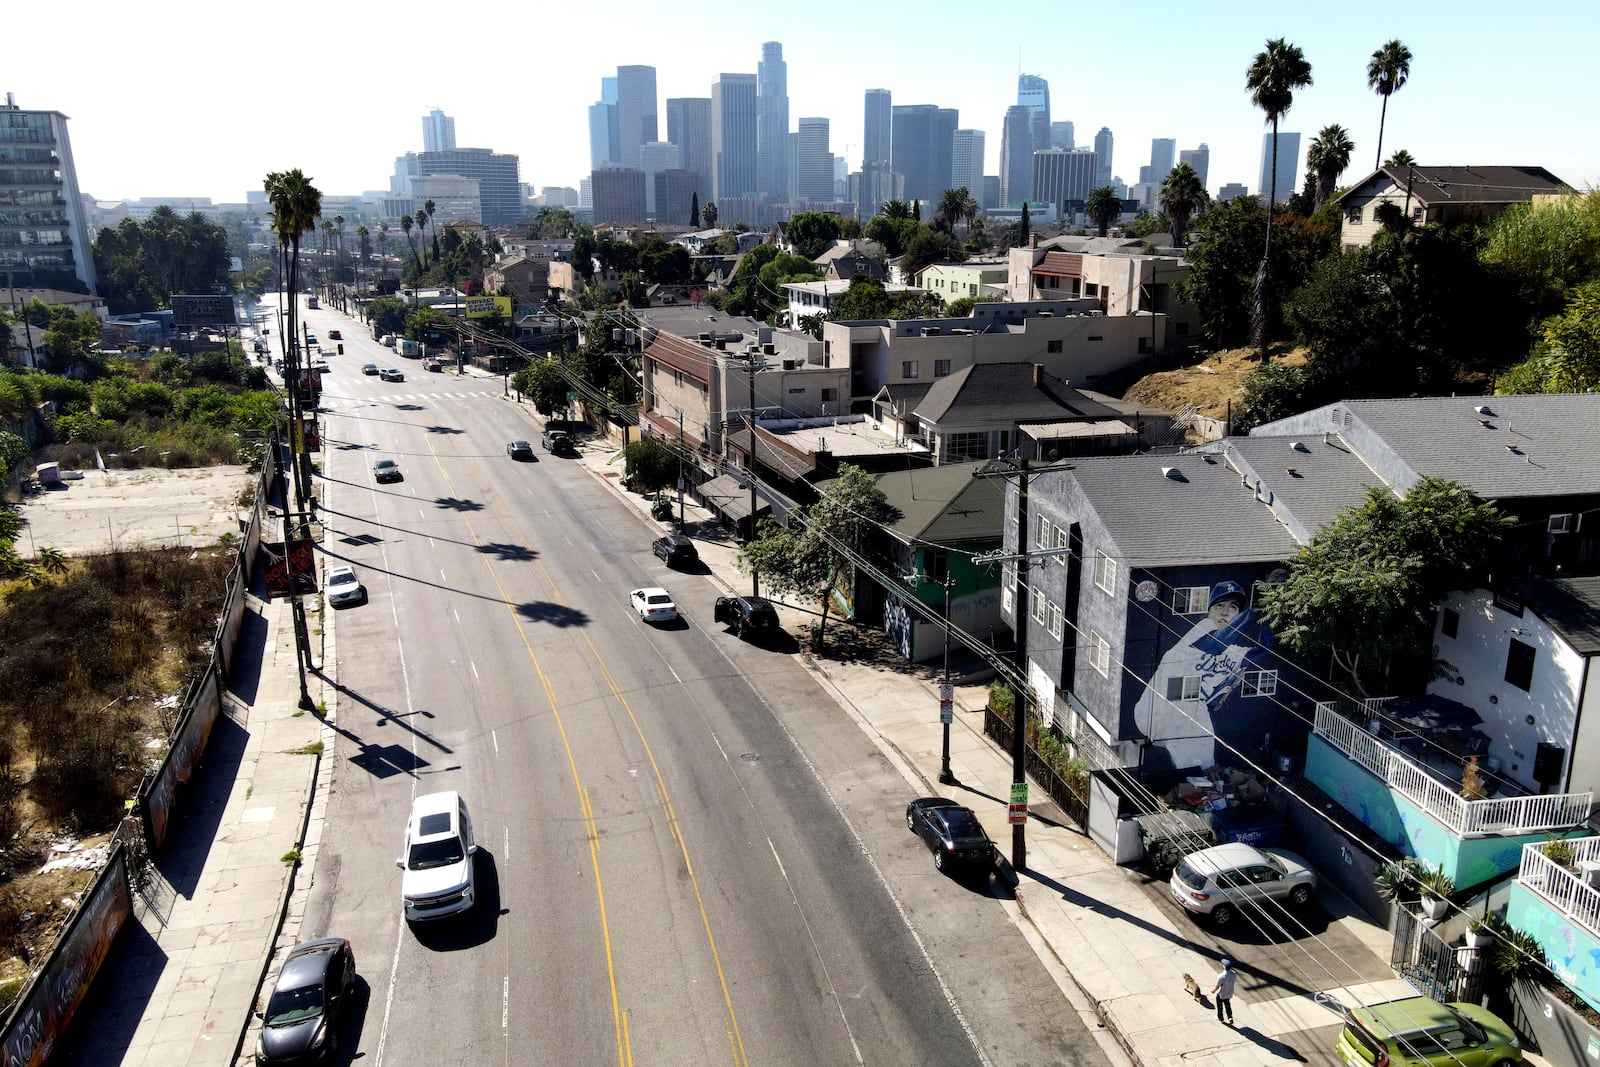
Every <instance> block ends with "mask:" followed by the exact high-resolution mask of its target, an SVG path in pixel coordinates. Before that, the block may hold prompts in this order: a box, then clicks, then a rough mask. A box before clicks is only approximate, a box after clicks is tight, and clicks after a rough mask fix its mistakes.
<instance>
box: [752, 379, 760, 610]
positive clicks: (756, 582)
mask: <svg viewBox="0 0 1600 1067" xmlns="http://www.w3.org/2000/svg"><path fill="white" fill-rule="evenodd" d="M749 455H750V540H751V541H754V540H755V539H756V357H755V355H754V353H752V354H751V356H750V453H749ZM750 595H751V596H757V597H758V596H760V595H761V572H760V571H759V570H757V569H756V568H755V567H754V566H752V567H751V568H750Z"/></svg>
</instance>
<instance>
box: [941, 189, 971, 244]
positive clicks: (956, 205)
mask: <svg viewBox="0 0 1600 1067" xmlns="http://www.w3.org/2000/svg"><path fill="white" fill-rule="evenodd" d="M971 199H972V197H971V196H970V195H969V194H968V193H967V187H966V186H965V185H963V186H961V188H959V189H946V190H945V191H944V195H943V196H941V197H940V198H939V206H938V207H937V208H935V209H934V211H933V224H934V225H935V226H938V227H940V228H941V229H943V230H945V231H947V232H949V233H954V232H955V229H956V224H957V223H958V222H960V221H961V219H962V218H963V217H964V216H965V215H966V210H967V201H968V200H971Z"/></svg>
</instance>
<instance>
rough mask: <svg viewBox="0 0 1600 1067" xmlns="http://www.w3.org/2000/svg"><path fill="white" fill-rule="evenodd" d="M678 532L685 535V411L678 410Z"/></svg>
mask: <svg viewBox="0 0 1600 1067" xmlns="http://www.w3.org/2000/svg"><path fill="white" fill-rule="evenodd" d="M678 532H679V533H683V409H682V408H679V409H678Z"/></svg>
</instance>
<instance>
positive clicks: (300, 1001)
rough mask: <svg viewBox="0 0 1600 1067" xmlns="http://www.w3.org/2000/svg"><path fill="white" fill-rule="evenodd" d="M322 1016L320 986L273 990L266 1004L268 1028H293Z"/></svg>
mask: <svg viewBox="0 0 1600 1067" xmlns="http://www.w3.org/2000/svg"><path fill="white" fill-rule="evenodd" d="M321 1014H322V986H320V985H309V986H301V987H300V988H299V989H274V990H273V991H272V999H271V1000H270V1001H268V1002H267V1012H266V1023H267V1025H268V1026H293V1025H295V1024H296V1023H303V1022H305V1021H306V1020H307V1019H315V1018H316V1017H317V1016H319V1015H321Z"/></svg>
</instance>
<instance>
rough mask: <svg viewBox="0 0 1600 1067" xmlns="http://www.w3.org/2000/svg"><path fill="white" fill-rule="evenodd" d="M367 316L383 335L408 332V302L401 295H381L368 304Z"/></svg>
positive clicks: (373, 326) (379, 333)
mask: <svg viewBox="0 0 1600 1067" xmlns="http://www.w3.org/2000/svg"><path fill="white" fill-rule="evenodd" d="M367 318H368V320H369V321H371V323H372V328H373V330H375V331H376V332H377V334H378V335H379V336H380V337H381V336H382V335H384V334H386V333H387V334H394V335H396V336H398V335H400V334H402V333H405V332H406V302H405V301H404V300H401V299H400V298H399V297H394V296H380V297H378V298H377V299H375V300H372V301H370V302H369V303H368V304H367Z"/></svg>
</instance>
